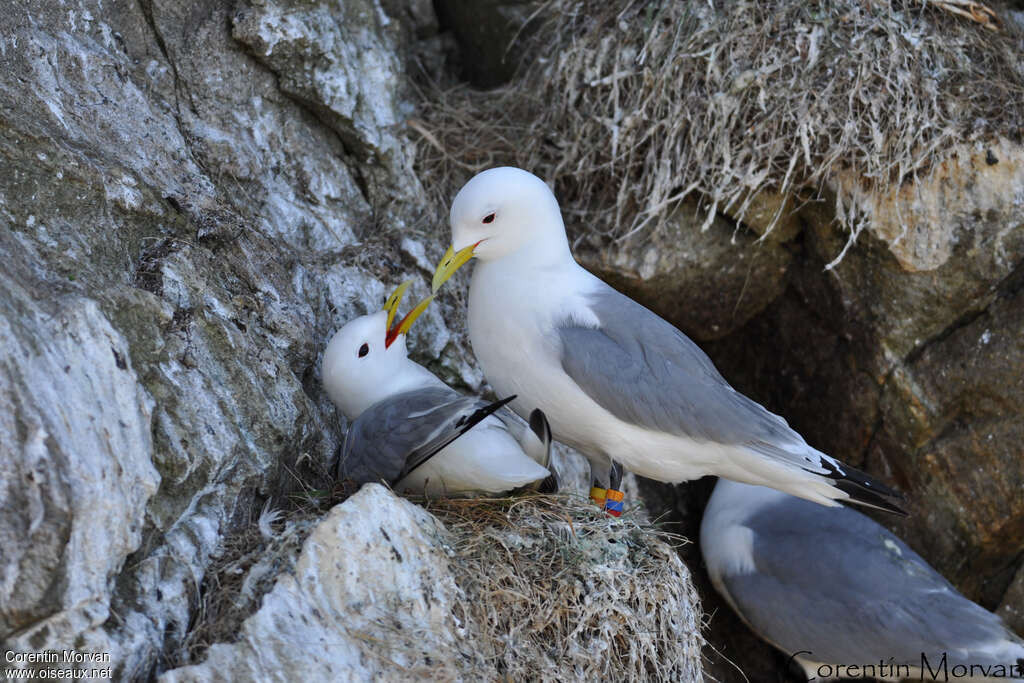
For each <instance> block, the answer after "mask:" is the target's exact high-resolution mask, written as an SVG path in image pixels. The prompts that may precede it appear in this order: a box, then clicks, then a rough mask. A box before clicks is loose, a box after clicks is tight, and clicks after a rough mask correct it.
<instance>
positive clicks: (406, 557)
mask: <svg viewBox="0 0 1024 683" xmlns="http://www.w3.org/2000/svg"><path fill="white" fill-rule="evenodd" d="M445 534H446V532H445V530H444V527H443V526H442V525H441V524H440V523H439V522H438V521H437V520H436V519H434V518H433V517H432V516H431V515H429V514H428V513H427V512H426V511H425V510H423V508H421V507H419V506H417V505H414V504H412V503H410V502H408V501H406V500H404V499H401V498H397V497H395V496H394V494H392V493H391V492H389V491H388V490H387V489H385V488H384V487H382V486H380V485H377V484H369V485H367V486H364V487H363V488H362V489H360V491H359V492H358V493H356V494H355V495H354V496H353V497H352V498H350V499H348V500H347V501H345V502H344V503H342V504H340V505H337V506H336V507H335V508H334V509H332V510H331V512H330V513H329V514H328V515H327V517H326V518H325V519H324V520H323V521H322V522H321V523H320V524H319V525H318V526H317V527H316V528H315V529H314V530H313V532H312V534H311V535H310V536H309V538H307V539H306V542H305V544H304V545H303V548H302V553H301V555H300V556H299V559H298V562H297V563H296V566H295V571H294V574H284V575H282V576H280V577H279V578H278V580H277V585H276V586H275V587H274V589H273V590H272V591H271V592H270V593H268V594H267V595H266V596H264V598H263V605H262V607H261V608H260V610H259V611H258V612H256V614H254V615H252V616H251V617H249V618H248V619H247V620H246V621H245V624H244V626H243V627H242V630H241V633H240V634H239V638H238V640H237V642H235V643H232V644H217V645H213V646H211V647H210V649H209V651H208V653H207V657H206V659H205V661H204V662H203V663H202V664H198V665H194V666H188V667H183V668H180V669H174V670H172V671H168V672H167V673H165V674H164V675H163V676H161V677H160V679H159V680H160V681H161V683H185V682H186V681H196V682H199V681H211V682H212V681H296V680H310V681H313V680H388V681H406V680H409V681H411V680H424V679H425V678H430V679H433V680H453V679H460V678H462V676H460V672H462V671H464V669H465V668H468V666H467V665H472V664H475V665H477V666H479V665H480V662H479V661H476V660H477V659H478V658H479V655H478V654H475V653H474V651H473V644H472V640H471V639H470V637H469V632H468V630H467V628H466V625H465V624H460V623H458V621H457V620H456V618H455V616H454V614H453V608H454V606H455V604H456V603H457V602H458V601H460V600H464V599H465V595H464V594H463V593H462V591H461V590H460V589H459V587H458V586H457V585H456V584H455V580H454V578H453V576H452V574H451V570H450V568H449V561H450V560H449V554H450V553H451V549H450V548H448V547H447V546H446V542H445Z"/></svg>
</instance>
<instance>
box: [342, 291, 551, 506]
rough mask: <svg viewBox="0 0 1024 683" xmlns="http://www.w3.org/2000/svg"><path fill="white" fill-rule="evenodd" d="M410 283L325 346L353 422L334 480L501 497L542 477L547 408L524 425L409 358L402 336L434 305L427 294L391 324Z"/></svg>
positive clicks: (499, 405) (546, 475) (547, 481)
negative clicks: (501, 493)
mask: <svg viewBox="0 0 1024 683" xmlns="http://www.w3.org/2000/svg"><path fill="white" fill-rule="evenodd" d="M410 284H411V281H407V282H404V283H402V285H400V286H399V287H398V289H396V290H395V292H394V294H392V295H391V296H390V297H389V298H388V301H387V303H386V304H385V308H384V310H382V311H379V312H377V313H373V314H370V315H364V316H361V317H359V318H356V319H355V320H351V321H349V322H348V323H347V324H346V325H345V326H344V327H342V328H341V330H339V331H338V332H337V333H336V334H335V335H334V337H332V338H331V341H330V342H329V343H328V345H327V349H326V350H325V351H324V358H323V366H322V377H323V383H324V387H325V388H326V390H327V393H328V395H329V396H330V397H331V400H332V401H334V404H335V405H336V406H337V407H338V408H339V409H340V410H341V411H342V412H343V413H344V414H345V416H346V417H347V418H348V419H349V420H353V422H352V424H351V426H350V427H349V430H348V433H347V434H346V435H345V442H344V445H343V446H342V452H341V457H340V458H339V462H338V476H339V478H341V479H350V480H352V481H355V482H356V483H359V484H362V483H366V482H370V481H381V480H384V481H386V482H387V483H388V484H391V485H393V487H394V488H395V490H396V491H399V492H411V493H422V494H425V495H428V496H442V495H457V494H466V493H475V492H485V493H499V492H504V491H509V490H511V489H515V488H518V487H521V486H525V485H528V484H533V483H536V482H544V487H545V488H546V490H550V489H557V483H556V481H555V479H554V476H553V475H552V474H551V473H550V472H549V471H548V469H547V467H548V465H549V462H550V446H551V431H550V428H549V427H548V424H547V420H546V419H545V418H544V414H543V413H541V412H540V411H533V413H532V414H531V415H530V419H529V424H526V423H524V422H523V421H522V420H520V419H519V418H518V417H517V416H515V415H514V414H512V413H511V411H509V410H508V409H507V408H504V405H505V404H506V403H507V402H508V401H509V399H505V400H502V401H497V402H490V401H485V400H483V399H481V398H478V397H469V396H463V395H462V394H460V393H458V392H457V391H455V390H454V389H452V388H450V387H449V386H447V385H446V384H445V383H444V382H442V381H441V380H439V379H438V378H437V377H435V376H434V375H433V373H431V372H430V371H428V370H427V369H425V368H424V367H423V366H421V365H419V364H417V363H415V362H413V361H411V360H409V358H408V351H407V349H406V344H405V340H406V334H407V333H408V331H409V328H411V327H412V324H413V322H414V321H415V320H416V318H417V317H419V315H420V314H421V313H422V312H423V311H424V310H426V308H427V306H429V305H430V302H431V300H432V299H433V297H427V298H426V299H424V300H423V301H421V302H420V303H419V304H418V305H417V306H416V307H415V308H414V309H413V310H412V311H410V312H409V314H408V315H406V316H405V318H403V319H402V321H401V322H398V323H395V324H394V325H392V323H393V322H394V319H395V313H396V311H397V310H398V305H399V303H400V302H401V299H402V296H403V295H404V293H405V290H406V289H408V287H409V285H410Z"/></svg>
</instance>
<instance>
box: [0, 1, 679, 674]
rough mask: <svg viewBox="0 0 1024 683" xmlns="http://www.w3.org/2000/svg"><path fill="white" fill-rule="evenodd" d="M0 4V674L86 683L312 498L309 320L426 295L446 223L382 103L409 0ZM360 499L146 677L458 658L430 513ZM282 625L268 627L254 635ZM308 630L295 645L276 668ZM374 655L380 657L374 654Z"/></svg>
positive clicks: (129, 664)
mask: <svg viewBox="0 0 1024 683" xmlns="http://www.w3.org/2000/svg"><path fill="white" fill-rule="evenodd" d="M5 10H6V11H5V15H6V20H5V21H6V23H5V25H4V31H3V35H0V166H2V167H3V169H4V172H3V173H0V264H2V265H0V349H2V351H3V353H2V355H0V548H2V549H3V550H2V552H0V644H2V649H3V650H4V651H5V652H8V651H11V652H14V653H16V654H19V655H20V658H19V659H18V660H17V662H16V664H17V665H18V666H21V667H24V668H29V669H37V670H42V669H53V668H62V669H69V668H70V667H72V666H73V665H74V663H72V662H67V661H63V660H62V661H61V662H58V663H54V662H46V661H35V660H33V659H32V658H31V657H28V655H30V654H32V653H41V652H50V651H55V650H56V651H60V650H65V649H70V648H74V649H75V650H77V651H79V652H82V653H98V654H99V655H100V656H101V659H100V660H99V661H98V663H99V664H100V665H101V667H103V672H102V673H101V674H100V677H110V678H114V679H116V680H140V679H142V680H146V679H151V678H153V677H154V676H156V675H159V674H160V673H162V672H164V671H166V670H168V669H170V668H174V667H176V666H178V665H180V664H188V663H191V662H190V661H189V660H188V653H187V652H184V651H183V650H184V648H183V643H184V642H185V641H186V639H187V636H188V635H189V633H190V628H192V627H193V626H194V624H195V622H196V621H197V620H198V616H197V615H198V613H199V611H200V607H201V606H202V605H205V604H206V602H207V598H208V597H209V591H212V590H217V588H218V587H217V585H216V579H217V575H216V574H213V575H212V576H211V575H210V574H209V573H210V568H211V565H212V563H214V562H215V561H217V559H218V558H219V557H220V556H221V555H223V554H224V552H225V548H226V547H228V546H230V544H231V543H232V542H233V541H232V539H235V538H238V537H239V536H238V535H236V532H238V530H239V529H245V528H250V529H251V528H252V525H253V524H255V522H254V521H253V520H254V519H255V517H256V513H257V511H259V510H260V509H261V507H262V506H263V504H264V502H266V501H268V500H269V501H272V502H274V506H275V507H281V505H282V503H281V501H283V500H288V496H289V494H290V493H291V492H293V491H295V490H302V491H306V492H307V494H306V495H307V496H308V495H312V494H310V493H309V492H310V491H316V490H326V489H328V488H329V486H330V483H331V482H330V479H329V477H328V475H327V472H328V466H329V464H330V462H331V461H332V458H333V455H334V453H335V451H336V449H337V446H338V444H339V443H340V440H341V437H342V435H343V433H344V421H343V420H342V419H341V418H340V417H339V416H338V415H337V413H336V411H335V409H334V407H333V406H332V405H331V404H330V402H329V400H328V399H327V397H326V395H325V394H324V392H323V391H322V389H321V387H320V382H319V376H318V373H319V354H320V352H321V350H322V348H323V347H324V345H325V343H326V340H327V338H328V337H329V335H330V334H331V333H333V332H334V330H336V329H337V328H338V327H339V326H340V325H341V324H342V323H344V322H345V321H346V320H348V319H349V318H351V317H353V316H356V315H361V314H363V313H366V312H369V311H371V310H376V309H377V308H378V307H380V306H381V305H382V303H383V301H384V299H385V297H386V295H387V293H388V291H389V289H390V288H391V287H393V286H394V285H396V284H397V283H398V282H399V281H401V280H402V279H405V278H408V277H413V278H415V279H416V280H417V284H416V285H415V286H414V291H413V292H412V293H411V294H410V296H414V297H415V296H420V295H422V294H425V293H426V284H425V281H426V278H424V277H423V276H424V275H425V274H429V273H428V271H429V270H430V268H431V264H432V262H434V261H435V260H436V259H437V258H438V257H439V256H440V253H441V251H442V247H443V240H442V239H440V237H439V236H438V235H437V234H436V231H437V230H438V229H439V228H440V227H441V226H442V225H443V224H442V223H440V222H439V221H435V220H433V217H434V216H435V215H436V214H437V213H438V211H437V210H435V208H434V207H432V206H430V205H428V201H427V198H426V195H425V193H424V191H423V188H422V187H421V184H420V182H419V180H418V179H417V177H416V175H415V174H414V173H413V163H412V162H413V152H414V150H413V148H412V146H411V144H410V142H409V139H408V137H407V133H406V129H405V127H404V120H405V118H406V117H407V115H408V114H409V113H410V112H411V111H412V105H411V92H412V89H411V86H410V84H409V83H410V81H409V71H410V66H409V65H410V64H411V63H413V62H414V61H415V63H416V67H415V68H417V69H419V68H420V66H424V65H426V66H424V68H430V66H429V64H427V62H429V60H430V59H431V58H432V57H431V55H435V57H436V55H437V54H439V53H437V51H436V47H437V44H438V36H437V20H436V18H435V16H434V14H433V9H432V6H431V4H430V3H429V2H425V1H420V2H413V3H399V2H387V1H385V2H377V1H375V0H356V1H354V2H348V1H346V2H340V1H334V0H324V1H322V2H318V1H312V2H307V1H303V0H295V1H287V0H281V1H280V2H273V1H269V2H268V1H259V0H253V2H247V1H240V2H235V1H234V0H221V1H216V2H212V3H211V2H205V1H203V2H200V1H198V0H196V1H192V0H171V1H170V2H161V3H154V2H149V1H148V0H143V1H142V2H137V3H136V2H121V1H119V0H114V1H113V2H111V1H109V0H106V1H102V2H101V0H76V1H75V2H72V3H70V4H68V3H64V4H55V3H44V2H38V1H36V0H17V1H16V2H15V4H14V6H12V7H6V8H5ZM438 304H439V306H435V307H434V308H433V309H432V310H430V311H428V313H427V314H426V315H425V316H424V317H423V318H421V320H422V322H420V323H417V326H416V328H415V329H414V331H413V339H412V340H410V348H412V349H414V355H415V356H417V359H418V360H420V361H422V362H425V363H427V364H429V365H430V367H431V369H433V370H434V371H436V372H438V373H439V374H441V375H442V376H444V377H446V378H448V379H449V380H453V381H456V382H461V383H463V384H467V385H470V386H472V387H479V386H480V384H481V381H482V377H481V375H480V374H479V371H477V370H476V369H475V368H474V367H473V364H472V361H471V357H470V355H469V354H468V352H467V350H466V346H465V344H464V343H462V342H460V341H459V340H460V339H461V337H460V336H459V335H458V334H454V333H453V332H452V331H450V330H449V328H448V327H446V325H445V324H444V322H443V318H447V319H449V320H455V321H457V320H459V317H458V315H456V314H455V310H454V307H453V305H452V304H451V303H449V302H448V301H439V302H438ZM361 496H362V497H360V498H358V500H353V501H352V503H351V504H349V505H343V506H341V507H340V508H337V509H335V510H334V512H332V513H331V514H330V515H329V516H328V517H327V519H326V520H325V521H324V523H323V524H322V525H320V526H319V527H318V528H317V530H316V531H315V533H314V534H313V537H312V538H311V539H310V540H309V543H307V546H306V548H307V549H306V552H305V553H304V554H303V555H302V556H301V558H300V559H301V562H300V563H299V564H298V565H296V566H297V567H298V569H297V570H296V571H295V573H294V575H292V574H287V573H286V574H285V575H283V576H282V578H281V580H280V581H279V582H278V583H277V584H276V587H275V588H274V589H273V591H272V592H271V593H270V594H269V595H267V596H266V604H265V605H264V609H263V610H262V611H261V612H260V613H259V614H260V615H261V616H260V617H259V618H256V619H254V620H252V621H251V622H249V623H248V624H247V626H246V630H245V631H244V633H245V636H246V640H245V641H244V642H240V643H236V644H233V645H231V644H225V645H223V646H215V647H213V648H211V650H210V657H209V659H208V662H207V665H206V668H205V669H202V668H201V667H200V668H197V669H191V668H185V669H182V670H179V671H177V672H175V673H173V674H168V678H169V679H171V680H177V679H182V680H184V679H189V678H191V677H200V678H202V677H204V676H206V677H217V676H227V675H228V673H235V672H236V669H238V666H239V665H238V664H237V661H238V660H233V661H234V662H235V663H234V664H233V665H232V666H233V669H232V670H230V672H228V671H227V670H225V669H220V670H218V669H217V668H216V663H218V662H223V661H226V659H225V658H229V657H240V656H241V655H240V654H239V653H243V652H244V650H245V648H247V647H248V648H252V649H253V651H254V652H258V653H259V656H255V655H254V656H253V657H242V659H243V660H245V661H248V662H249V664H248V666H249V667H250V668H249V669H248V671H249V673H250V674H251V677H252V679H253V680H257V679H258V680H264V675H266V676H270V677H274V676H277V677H279V678H281V679H282V680H290V679H292V678H293V677H294V675H295V672H296V671H302V672H305V673H307V674H308V675H309V677H311V678H317V677H320V676H321V675H323V674H326V673H332V674H334V675H342V676H344V675H345V674H344V673H343V672H348V674H351V675H352V676H353V677H358V678H361V677H363V676H364V675H366V674H367V672H372V671H376V672H380V671H394V670H397V669H395V668H394V667H399V664H400V662H401V661H404V660H402V657H403V655H402V654H401V653H400V650H402V648H404V647H406V646H410V647H411V645H410V643H413V644H415V643H426V642H428V641H429V642H430V643H432V644H431V645H430V646H429V648H428V650H429V651H430V652H431V653H434V654H433V655H431V657H432V658H433V659H434V661H435V664H434V665H432V666H429V668H430V670H431V671H436V668H437V665H436V662H437V661H443V660H442V657H443V656H448V657H451V656H452V653H453V652H455V653H461V654H465V656H466V657H468V658H469V659H470V660H473V658H474V657H476V658H479V655H477V654H474V645H473V642H472V639H473V634H472V633H471V632H469V631H466V630H465V628H464V627H463V626H460V625H459V624H458V623H457V622H456V619H455V617H454V616H453V615H452V613H451V611H450V610H451V606H452V604H453V603H454V602H455V601H456V600H457V599H458V596H459V590H460V589H458V587H457V586H455V584H454V583H453V582H452V579H451V576H450V575H448V574H446V573H445V572H446V569H445V568H446V566H447V564H446V563H450V561H451V560H450V559H448V558H447V557H446V556H445V555H444V554H443V553H442V552H439V548H440V546H438V545H436V543H437V541H436V538H434V536H438V537H439V535H441V531H440V530H439V528H438V527H437V525H436V523H435V522H433V521H431V518H430V517H429V515H427V514H426V513H424V512H423V511H422V510H421V509H419V508H417V507H415V506H413V505H411V504H409V503H405V502H401V501H397V500H395V499H394V497H393V496H390V494H386V493H384V492H383V491H381V490H379V489H372V488H371V490H369V491H368V492H366V493H365V494H361ZM381 516H383V517H381ZM378 522H379V523H378ZM339 525H341V527H340V528H339ZM261 529H262V527H261ZM384 529H387V530H389V531H390V533H392V539H393V544H389V543H388V542H387V541H386V539H384V535H385V531H384ZM339 538H348V539H362V540H361V543H362V545H360V555H357V556H353V555H350V556H347V557H346V558H341V559H345V560H346V562H347V563H348V564H346V565H345V566H346V567H347V569H346V571H348V570H351V572H352V573H351V574H348V573H345V572H341V573H339V571H338V570H337V569H336V568H335V567H334V565H333V564H330V566H328V565H326V564H324V563H325V562H328V561H329V560H331V558H333V557H334V555H332V554H331V553H332V552H335V551H336V550H337V548H338V546H337V541H338V539H339ZM382 539H383V540H382ZM331 544H334V545H331ZM367 546H368V547H367ZM392 554H393V555H395V556H399V555H401V556H406V557H408V556H416V557H418V558H419V560H421V561H420V562H418V564H417V565H416V569H415V570H413V569H412V568H411V567H412V565H404V564H402V563H401V561H400V558H399V559H398V560H392V559H391V558H392ZM374 557H376V558H377V559H378V560H380V562H379V563H377V564H370V563H366V564H364V563H363V561H364V560H367V559H368V558H374ZM384 560H387V562H385V561H384ZM339 561H340V560H339ZM257 565H258V566H259V567H261V570H260V572H261V573H262V575H263V578H260V579H259V580H257V579H253V581H254V582H255V583H260V584H261V585H262V584H263V583H267V584H268V585H273V581H272V576H269V577H268V576H267V574H268V573H269V574H271V575H272V574H273V572H276V571H280V570H281V568H280V567H277V566H276V565H275V564H274V563H273V562H271V561H269V560H268V561H266V562H257ZM680 567H681V565H680ZM377 570H380V571H377ZM292 576H294V578H290V577H292ZM680 576H681V580H682V587H681V590H683V591H684V592H685V591H689V584H688V583H687V579H685V577H683V576H682V575H680ZM208 579H209V580H208ZM318 581H320V582H321V583H319V584H318V583H317V582H318ZM251 588H252V586H249V589H251ZM247 590H248V589H247ZM422 591H427V594H426V595H424V594H423V592H422ZM260 594H261V593H260V591H255V592H253V590H249V593H248V598H249V599H250V600H252V601H253V602H254V603H255V607H258V605H259V597H260ZM687 595H688V596H689V597H688V599H689V601H690V602H689V603H687V604H688V605H689V606H690V607H692V608H694V609H693V611H692V612H691V617H694V618H696V617H695V616H694V615H696V614H697V612H696V601H695V598H694V597H693V596H692V594H690V593H687ZM381 596H388V600H391V599H392V598H393V599H395V600H400V601H401V606H402V609H400V610H396V611H393V612H391V614H392V615H393V616H394V618H395V619H396V620H397V621H395V622H393V623H390V624H389V625H385V627H384V628H383V630H381V629H377V626H375V624H376V622H375V621H374V617H373V613H372V612H371V611H368V610H369V607H368V606H369V605H370V604H371V603H372V602H373V601H374V599H375V598H376V597H381ZM298 604H301V605H302V606H303V607H308V608H309V609H308V610H305V611H303V612H302V616H303V617H305V618H311V619H313V620H314V621H315V620H320V619H331V620H334V621H336V622H344V623H345V624H347V626H345V628H347V629H348V630H347V631H346V630H344V629H342V631H343V632H344V633H348V634H349V635H351V638H350V639H349V640H348V641H346V642H347V644H346V645H345V648H342V649H340V650H338V651H336V652H333V651H331V648H333V647H334V643H327V644H326V646H325V645H324V644H322V643H321V641H319V640H317V639H316V637H315V636H316V635H317V634H320V635H322V634H323V633H328V632H329V631H323V630H319V631H318V630H317V629H318V628H319V627H320V626H322V624H321V623H312V622H304V621H302V620H301V619H299V620H298V621H296V620H295V619H296V618H297V617H296V614H298V613H297V612H295V611H294V608H295V605H298ZM395 604H397V603H395ZM388 605H390V606H391V607H394V604H392V603H388ZM378 606H379V607H380V608H382V609H383V608H384V607H385V605H383V604H378ZM255 607H253V609H255ZM364 608H365V609H364ZM289 610H291V611H289ZM360 610H362V612H360ZM359 613H361V614H362V616H359ZM282 620H284V621H285V622H287V623H288V628H289V633H290V636H291V637H292V638H294V639H295V640H292V641H288V640H281V639H280V638H279V636H281V634H280V633H278V632H276V631H275V628H276V625H279V624H280V623H283V622H282ZM360 620H362V621H360ZM357 622H358V623H357ZM392 627H393V628H392ZM399 627H407V628H406V630H405V633H404V634H400V633H399V632H398V630H397V629H398V628H399ZM374 629H377V630H374ZM371 632H373V633H376V636H374V638H378V637H379V638H381V639H384V641H382V642H377V641H376V640H373V639H370V640H367V639H366V638H367V637H368V634H369V633H371ZM275 634H276V635H275ZM300 636H309V640H306V641H302V640H301V637H300ZM692 637H693V638H694V639H697V638H699V636H698V635H697V633H696V626H694V628H693V634H692ZM263 638H266V639H267V640H266V642H265V643H261V642H259V641H258V639H263ZM361 638H362V639H361ZM410 639H411V640H410ZM311 643H316V646H315V647H316V648H319V653H318V655H317V656H311V657H309V658H306V659H303V662H305V663H304V664H302V665H299V664H297V663H296V661H297V659H299V658H302V657H304V656H305V655H308V654H310V651H309V647H310V644H311ZM692 644H693V650H694V652H695V653H696V652H697V650H698V648H699V644H698V641H697V640H694V641H693V643H692ZM300 645H301V646H302V648H304V649H301V650H300V649H299V647H300ZM385 651H387V652H388V653H389V654H388V656H389V657H392V659H391V660H389V661H391V662H392V664H387V663H382V662H381V660H379V659H374V656H375V655H374V654H372V653H377V654H380V653H382V652H385ZM270 652H274V653H275V656H279V659H278V660H277V664H279V665H280V666H281V668H278V669H275V668H274V666H271V665H270V663H269V662H268V661H266V660H264V659H260V658H261V657H264V656H269V653H270ZM232 653H234V654H232ZM461 654H460V656H461ZM319 655H324V657H320V656H319ZM325 657H326V658H325ZM695 657H696V655H695ZM414 659H415V662H416V666H422V667H428V665H427V664H425V663H424V662H426V660H424V659H422V656H421V654H416V655H415V657H414ZM409 661H410V662H411V661H413V660H409ZM474 661H475V660H474ZM690 664H692V665H693V666H694V667H696V668H692V669H691V672H692V675H693V677H697V676H699V663H697V660H696V658H694V660H693V661H692V662H690ZM6 665H7V664H5V666H6ZM452 666H456V665H452ZM389 667H390V668H389ZM456 668H457V667H456ZM423 670H424V671H425V670H426V669H425V668H424V669H423ZM453 670H455V669H453ZM201 671H206V672H207V673H205V674H203V673H201ZM275 672H276V673H275ZM232 678H233V676H232Z"/></svg>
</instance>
